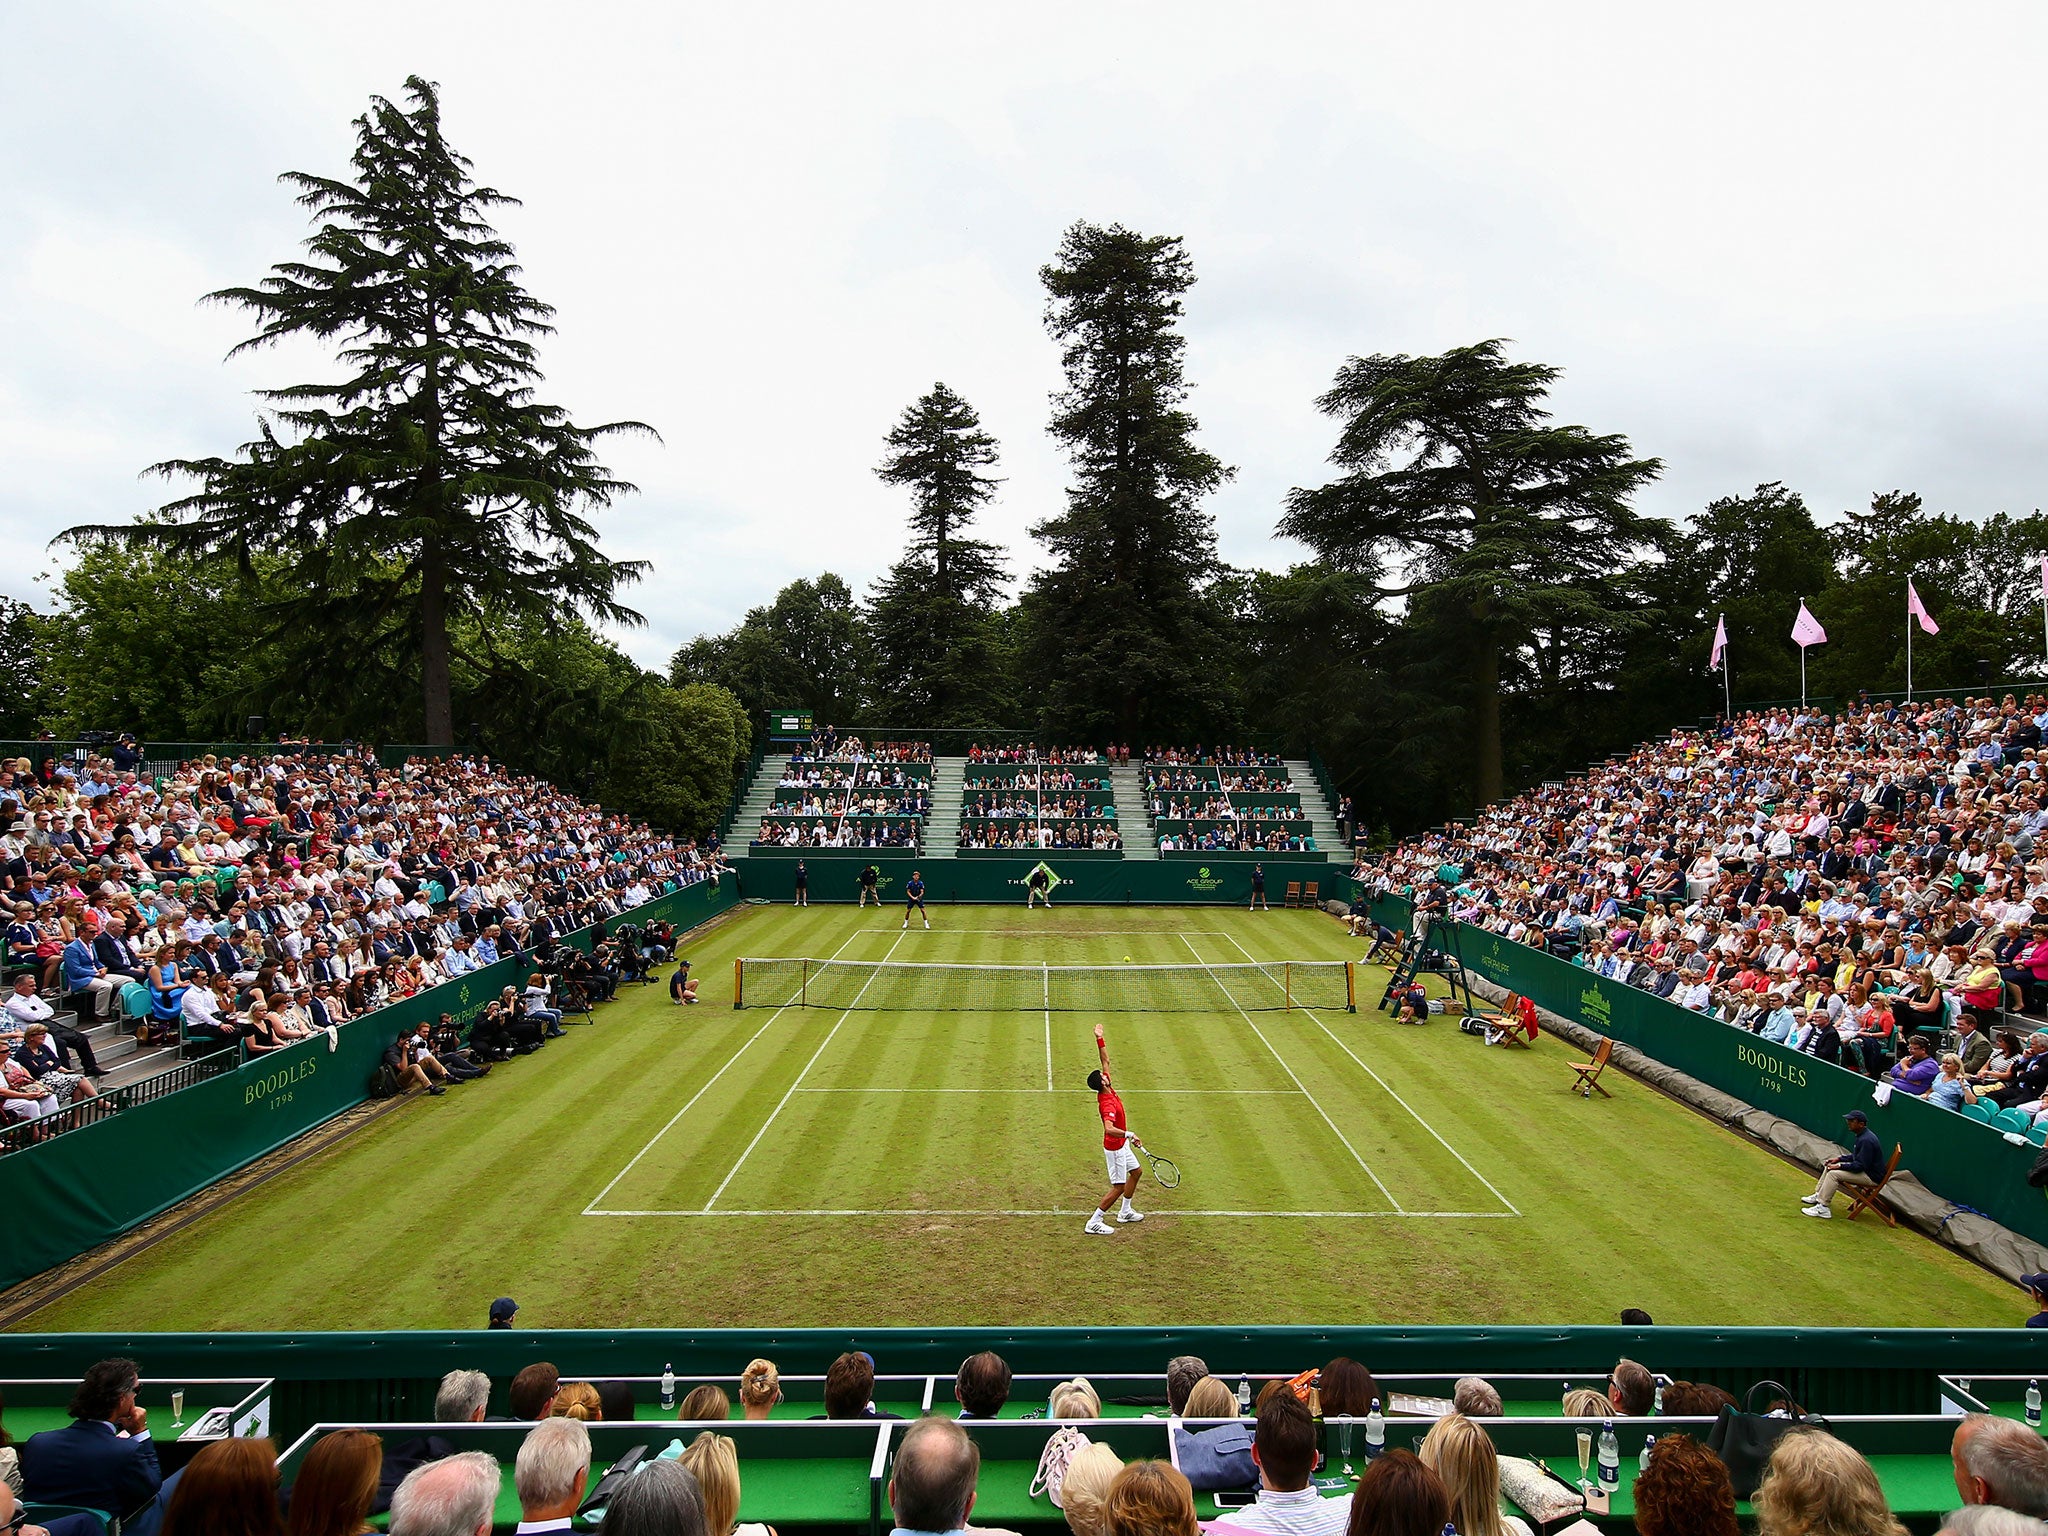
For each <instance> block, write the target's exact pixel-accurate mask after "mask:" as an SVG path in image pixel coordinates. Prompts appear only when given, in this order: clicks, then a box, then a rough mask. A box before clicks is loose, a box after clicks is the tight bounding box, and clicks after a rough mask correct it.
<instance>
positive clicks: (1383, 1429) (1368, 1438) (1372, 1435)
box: [1365, 1398, 1387, 1461]
mask: <svg viewBox="0 0 2048 1536" xmlns="http://www.w3.org/2000/svg"><path fill="white" fill-rule="evenodd" d="M1386 1448H1387V1420H1386V1416H1385V1415H1383V1414H1382V1413H1381V1412H1380V1400H1379V1399H1378V1398H1374V1399H1373V1400H1372V1407H1371V1409H1370V1410H1368V1411H1367V1413H1366V1415H1365V1459H1366V1460H1367V1461H1377V1460H1379V1454H1380V1452H1381V1451H1384V1450H1385V1449H1386Z"/></svg>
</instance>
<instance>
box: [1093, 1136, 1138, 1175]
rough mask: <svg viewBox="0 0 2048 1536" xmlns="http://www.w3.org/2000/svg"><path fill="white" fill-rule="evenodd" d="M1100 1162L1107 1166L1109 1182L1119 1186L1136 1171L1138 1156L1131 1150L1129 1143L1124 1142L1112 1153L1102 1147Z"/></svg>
mask: <svg viewBox="0 0 2048 1536" xmlns="http://www.w3.org/2000/svg"><path fill="white" fill-rule="evenodd" d="M1102 1160H1103V1161H1104V1162H1105V1163H1107V1164H1109V1182H1110V1183H1112V1184H1121V1183H1123V1181H1124V1180H1125V1179H1127V1178H1129V1177H1130V1176H1131V1175H1132V1174H1134V1173H1136V1172H1137V1171H1138V1154H1137V1153H1136V1152H1133V1151H1132V1150H1131V1144H1130V1143H1129V1142H1125V1143H1124V1144H1123V1145H1122V1146H1120V1147H1118V1148H1117V1149H1116V1150H1115V1151H1114V1152H1112V1151H1110V1150H1109V1148H1107V1147H1104V1148H1103V1149H1102Z"/></svg>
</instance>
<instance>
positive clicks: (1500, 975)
mask: <svg viewBox="0 0 2048 1536" xmlns="http://www.w3.org/2000/svg"><path fill="white" fill-rule="evenodd" d="M1479 969H1481V970H1482V971H1484V972H1486V974H1487V975H1489V976H1491V977H1492V978H1493V979H1494V980H1495V981H1498V982H1502V983H1505V982H1506V981H1507V978H1508V971H1509V969H1510V967H1509V964H1508V957H1507V956H1506V955H1504V954H1502V953H1501V952H1500V940H1499V939H1497V938H1496V939H1495V940H1494V941H1493V942H1492V943H1491V944H1489V945H1488V946H1487V949H1486V953H1485V954H1483V955H1481V956H1480V957H1479Z"/></svg>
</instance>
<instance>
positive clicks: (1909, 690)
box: [1906, 576, 1918, 704]
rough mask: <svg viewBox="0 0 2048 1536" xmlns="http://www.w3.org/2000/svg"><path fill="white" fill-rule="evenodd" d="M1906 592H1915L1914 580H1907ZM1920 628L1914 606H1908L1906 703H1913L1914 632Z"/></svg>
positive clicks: (1909, 577)
mask: <svg viewBox="0 0 2048 1536" xmlns="http://www.w3.org/2000/svg"><path fill="white" fill-rule="evenodd" d="M1906 590H1907V591H1908V592H1911V591H1912V590H1913V578H1912V577H1911V576H1908V577H1907V578H1906ZM1917 627H1918V626H1917V625H1916V624H1915V623H1914V622H1913V605H1912V604H1911V603H1910V602H1909V603H1907V604H1906V702H1907V703H1908V704H1910V703H1912V702H1913V631H1914V629H1916V628H1917Z"/></svg>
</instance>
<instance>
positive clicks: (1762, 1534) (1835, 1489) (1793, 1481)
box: [1751, 1429, 1906, 1536]
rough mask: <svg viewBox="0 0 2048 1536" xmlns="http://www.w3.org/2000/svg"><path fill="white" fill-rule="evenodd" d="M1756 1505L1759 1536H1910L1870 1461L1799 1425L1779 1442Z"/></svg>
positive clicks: (1834, 1439)
mask: <svg viewBox="0 0 2048 1536" xmlns="http://www.w3.org/2000/svg"><path fill="white" fill-rule="evenodd" d="M1751 1507H1752V1508H1754V1509H1755V1511H1756V1529H1757V1536H1807V1533H1809V1532H1812V1533H1821V1532H1834V1531H1842V1532H1851V1531H1853V1532H1854V1533H1855V1536H1906V1528H1905V1527H1904V1526H1903V1525H1901V1524H1899V1522H1898V1521H1897V1520H1896V1519H1894V1518H1893V1516H1892V1511H1891V1506H1890V1505H1889V1504H1887V1503H1886V1502H1885V1497H1884V1489H1883V1487H1882V1486H1881V1485H1880V1484H1879V1483H1878V1480H1877V1473H1876V1472H1874V1471H1873V1470H1872V1469H1871V1466H1870V1463H1869V1462H1867V1461H1865V1460H1864V1459H1863V1457H1862V1454H1861V1453H1860V1452H1858V1451H1855V1450H1853V1449H1851V1448H1850V1447H1849V1446H1847V1445H1845V1444H1843V1443H1842V1442H1841V1441H1840V1440H1837V1439H1836V1438H1835V1437H1834V1436H1833V1435H1830V1434H1826V1433H1824V1432H1823V1431H1821V1430H1817V1429H1795V1430H1793V1431H1792V1432H1791V1433H1790V1434H1788V1435H1786V1436H1785V1438H1784V1439H1782V1440H1780V1441H1779V1442H1778V1447H1777V1449H1776V1450H1774V1451H1772V1452H1771V1460H1770V1464H1769V1465H1768V1466H1766V1467H1765V1468H1764V1480H1763V1484H1762V1486H1761V1487H1759V1488H1758V1489H1757V1491H1756V1498H1755V1500H1754V1501H1752V1506H1751Z"/></svg>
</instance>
